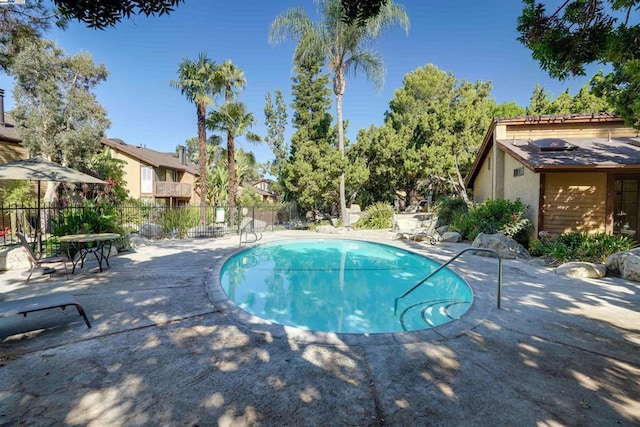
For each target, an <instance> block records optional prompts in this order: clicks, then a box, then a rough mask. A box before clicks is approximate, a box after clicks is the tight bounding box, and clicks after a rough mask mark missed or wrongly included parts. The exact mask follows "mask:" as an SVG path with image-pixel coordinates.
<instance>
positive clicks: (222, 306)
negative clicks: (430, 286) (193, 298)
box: [205, 235, 497, 346]
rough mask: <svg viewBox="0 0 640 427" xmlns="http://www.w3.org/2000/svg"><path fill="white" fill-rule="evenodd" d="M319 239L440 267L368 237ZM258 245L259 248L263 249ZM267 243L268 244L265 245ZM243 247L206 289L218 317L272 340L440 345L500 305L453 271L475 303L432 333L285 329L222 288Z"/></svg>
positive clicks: (216, 270) (218, 266)
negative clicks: (383, 248)
mask: <svg viewBox="0 0 640 427" xmlns="http://www.w3.org/2000/svg"><path fill="white" fill-rule="evenodd" d="M317 239H340V240H359V241H369V242H373V243H380V244H384V245H387V246H392V247H398V248H401V249H403V250H406V251H409V252H412V253H415V254H417V255H420V256H426V257H427V258H429V259H431V260H433V261H435V262H438V263H440V262H439V261H437V260H435V259H433V258H431V257H428V256H427V255H425V254H423V253H420V252H418V251H416V250H412V249H411V248H407V247H405V246H399V245H394V244H390V243H389V242H385V243H381V242H376V241H375V240H374V239H372V238H368V237H366V236H363V237H355V236H349V237H346V236H344V235H336V236H321V237H318V238H317ZM286 240H297V239H296V238H291V237H282V238H276V239H273V240H269V243H271V242H275V241H286ZM260 243H261V242H258V243H257V244H256V245H259V244H260ZM264 243H266V242H264ZM253 246H254V245H250V246H242V247H238V248H236V249H235V250H233V251H231V252H229V253H228V254H226V256H224V257H220V258H218V259H216V260H215V261H214V263H213V265H212V267H211V270H210V274H208V275H207V277H206V279H205V280H206V283H205V288H206V290H207V294H208V296H209V299H210V301H211V302H212V303H213V304H214V306H215V307H216V309H217V312H218V314H220V315H221V316H224V317H225V318H227V320H229V321H230V322H232V323H233V324H235V325H236V326H238V327H239V328H241V329H245V330H250V331H252V332H260V333H263V334H265V333H266V334H268V335H270V336H271V337H272V338H276V339H287V340H292V341H295V342H298V343H301V344H312V343H313V344H322V345H348V346H388V345H394V344H396V345H404V344H410V343H421V342H428V341H433V342H438V341H443V340H449V339H452V338H455V337H458V336H460V335H463V334H466V333H468V332H469V331H471V330H473V329H474V328H476V327H477V326H478V325H480V324H481V323H482V322H483V321H485V319H487V317H488V316H489V315H490V314H491V312H492V311H493V310H494V309H497V301H496V300H492V297H491V295H490V292H489V290H488V288H487V287H486V286H485V285H486V284H485V283H482V282H481V281H480V280H477V279H473V278H468V277H465V276H464V275H463V274H461V273H460V272H459V271H456V270H455V269H451V270H452V271H453V272H454V273H455V274H457V275H458V276H459V277H460V278H461V279H462V280H464V282H465V283H466V284H467V285H468V286H469V288H470V289H471V291H472V293H473V303H472V304H471V306H470V307H469V309H468V310H467V311H466V312H465V313H464V314H463V315H462V316H461V317H460V318H459V319H456V320H453V321H451V322H448V323H445V324H443V325H439V326H436V327H434V328H430V329H422V330H418V331H409V332H389V333H340V332H322V331H311V330H306V329H300V328H296V327H293V326H285V325H281V324H278V323H275V322H272V321H269V320H266V319H263V318H261V317H258V316H255V315H253V314H250V313H249V312H247V311H245V310H244V309H242V308H241V307H239V306H238V305H236V304H235V303H234V302H233V301H231V299H230V298H229V297H228V296H227V294H226V292H225V291H224V289H223V287H222V283H221V281H220V276H221V273H222V267H223V266H224V264H225V263H226V262H227V260H229V259H230V258H231V257H232V256H234V255H236V254H238V253H240V252H242V251H245V250H247V249H249V248H250V247H253Z"/></svg>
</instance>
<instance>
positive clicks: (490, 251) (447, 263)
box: [393, 248, 502, 316]
mask: <svg viewBox="0 0 640 427" xmlns="http://www.w3.org/2000/svg"><path fill="white" fill-rule="evenodd" d="M469 251H474V252H486V253H490V254H492V255H495V257H496V258H498V310H499V309H500V299H501V296H502V258H500V255H498V253H497V252H496V251H494V250H493V249H486V248H465V249H463V250H461V251H460V252H458V253H457V254H455V255H454V256H453V257H452V258H451V259H450V260H449V261H447V262H445V263H444V264H442V265H441V266H440V267H438V268H436V269H435V270H433V271H432V272H431V273H429V275H428V276H427V277H425V278H424V279H422V280H420V281H419V282H418V283H416V284H415V285H413V287H412V288H411V289H409V290H408V291H406V292H405V293H404V294H402V295H400V296H399V297H397V298H396V300H395V302H394V304H393V315H394V316H395V315H396V313H397V312H398V300H400V299H402V298H404V297H406V296H407V295H409V294H410V293H411V292H413V291H414V290H415V289H416V288H418V287H419V286H420V285H422V284H423V283H425V282H426V281H427V280H429V279H430V278H431V277H433V276H434V275H435V274H436V273H438V272H439V271H440V270H442V269H443V268H445V267H446V266H448V265H449V264H451V263H452V262H453V261H455V260H456V259H457V258H458V257H459V256H460V255H462V254H464V253H465V252H469Z"/></svg>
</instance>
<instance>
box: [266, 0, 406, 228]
mask: <svg viewBox="0 0 640 427" xmlns="http://www.w3.org/2000/svg"><path fill="white" fill-rule="evenodd" d="M320 7H321V12H322V18H321V20H320V22H318V23H315V24H314V23H313V22H311V20H309V18H308V17H307V15H306V13H305V12H304V9H302V8H300V7H295V8H291V9H289V10H287V11H286V12H284V13H283V14H281V15H279V16H277V17H276V19H275V20H274V21H273V23H272V24H271V29H270V31H269V42H270V43H280V42H282V41H284V40H289V39H293V40H296V41H297V42H298V45H297V47H296V52H295V56H296V59H298V60H310V59H313V58H315V57H317V55H322V57H324V58H325V61H326V65H327V67H329V70H330V71H331V73H332V74H333V93H334V94H335V97H336V113H337V120H338V150H339V151H340V153H341V154H342V157H343V160H344V122H343V118H342V96H343V95H344V92H345V88H346V83H347V80H346V76H347V74H349V73H353V75H354V76H355V75H356V74H357V73H359V72H363V73H364V74H365V76H366V77H367V79H369V80H370V81H372V82H373V83H374V85H375V86H376V87H377V88H380V87H381V86H382V84H383V82H384V74H385V71H384V62H383V59H382V56H380V54H379V53H378V52H376V51H373V50H371V49H366V46H367V45H368V44H370V43H371V42H372V41H373V40H375V39H376V38H377V37H378V36H379V35H380V33H381V31H382V30H383V29H386V28H387V27H389V26H391V25H393V24H396V23H398V24H400V25H401V26H402V27H403V28H404V29H405V32H408V31H409V17H408V16H407V14H406V12H405V10H404V8H403V7H402V6H401V5H399V4H396V3H394V2H393V1H392V0H388V1H387V2H385V4H384V5H383V6H382V7H381V9H380V12H379V13H378V14H377V15H376V16H374V17H372V18H369V19H367V20H366V21H364V22H362V23H356V22H351V23H348V22H347V21H348V20H347V19H346V14H345V9H344V7H343V6H342V2H341V1H340V0H326V1H323V2H321V6H320ZM365 102H366V101H365ZM341 169H342V170H341V173H340V215H341V217H342V221H343V223H345V224H346V222H347V221H348V216H347V205H346V198H345V177H344V166H343V167H342V168H341ZM347 225H348V224H347Z"/></svg>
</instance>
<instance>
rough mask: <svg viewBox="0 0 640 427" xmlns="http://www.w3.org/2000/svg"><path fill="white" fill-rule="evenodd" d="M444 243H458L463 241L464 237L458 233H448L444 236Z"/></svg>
mask: <svg viewBox="0 0 640 427" xmlns="http://www.w3.org/2000/svg"><path fill="white" fill-rule="evenodd" d="M442 241H443V242H454V243H458V242H461V241H462V236H461V235H460V233H458V232H457V231H446V232H444V233H443V234H442Z"/></svg>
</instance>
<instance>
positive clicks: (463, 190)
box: [453, 153, 469, 204]
mask: <svg viewBox="0 0 640 427" xmlns="http://www.w3.org/2000/svg"><path fill="white" fill-rule="evenodd" d="M453 160H454V162H455V165H456V175H457V176H456V178H458V193H459V194H460V197H462V200H464V201H465V203H467V204H469V195H468V194H467V189H466V186H465V185H464V179H463V178H462V174H461V173H460V166H459V165H458V155H457V154H456V153H453Z"/></svg>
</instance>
